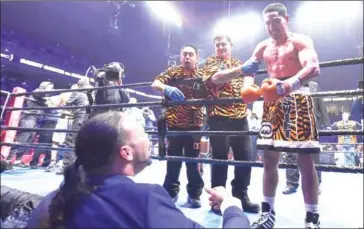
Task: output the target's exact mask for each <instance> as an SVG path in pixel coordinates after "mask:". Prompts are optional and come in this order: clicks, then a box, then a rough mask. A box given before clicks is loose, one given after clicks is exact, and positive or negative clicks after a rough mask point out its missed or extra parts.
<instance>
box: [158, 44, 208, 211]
mask: <svg viewBox="0 0 364 229" xmlns="http://www.w3.org/2000/svg"><path fill="white" fill-rule="evenodd" d="M197 58H198V52H197V48H195V47H194V46H192V45H185V46H183V47H182V49H181V65H179V66H172V67H169V68H167V69H166V70H165V71H164V72H162V73H161V74H159V75H158V76H157V77H156V78H155V80H154V82H153V84H152V88H153V89H155V90H157V91H161V92H163V93H164V95H165V97H166V98H167V99H170V100H172V101H181V100H184V99H196V98H200V97H201V93H200V91H199V90H197V89H202V88H201V85H199V86H197V83H194V84H179V85H176V84H175V82H176V80H180V79H184V78H195V77H198V78H200V77H202V75H203V71H202V70H201V69H197ZM165 121H166V123H167V128H168V130H173V131H185V130H200V129H201V127H202V125H203V113H202V106H200V105H199V106H195V105H184V106H171V107H169V108H168V109H167V111H166V115H165ZM196 137H197V138H196ZM167 139H168V142H169V144H168V149H167V153H168V155H169V156H182V152H183V149H184V153H185V156H186V157H198V155H199V153H200V149H199V144H200V137H199V136H191V135H184V136H183V135H179V136H168V137H167ZM181 166H182V162H175V161H168V162H167V175H166V177H165V180H164V184H163V187H164V188H165V189H166V190H167V191H168V193H169V194H170V196H171V197H172V199H173V201H174V202H176V201H177V198H178V193H179V186H180V182H179V174H180V171H181ZM186 167H187V178H188V185H187V192H188V196H189V197H188V200H187V205H188V206H189V207H191V208H199V207H201V203H200V195H201V194H202V188H203V186H204V182H203V180H202V178H201V174H200V172H199V170H198V165H197V163H186Z"/></svg>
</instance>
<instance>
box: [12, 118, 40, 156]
mask: <svg viewBox="0 0 364 229" xmlns="http://www.w3.org/2000/svg"><path fill="white" fill-rule="evenodd" d="M38 119H39V118H38V117H36V116H22V117H21V118H20V121H19V127H23V128H36V127H37V123H38ZM36 135H37V132H35V131H21V130H18V131H17V134H16V136H15V140H14V141H15V142H18V143H22V144H31V143H32V142H33V140H34V137H35V136H36ZM28 151H29V149H26V148H20V147H19V148H17V147H16V146H13V147H12V148H11V151H10V154H9V159H10V158H11V157H13V156H14V155H16V158H17V159H19V158H20V157H21V156H23V154H24V153H25V152H28Z"/></svg>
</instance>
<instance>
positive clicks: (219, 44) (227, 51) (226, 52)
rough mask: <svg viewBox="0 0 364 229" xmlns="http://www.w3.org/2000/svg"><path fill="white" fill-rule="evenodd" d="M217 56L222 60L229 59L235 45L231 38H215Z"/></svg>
mask: <svg viewBox="0 0 364 229" xmlns="http://www.w3.org/2000/svg"><path fill="white" fill-rule="evenodd" d="M214 46H215V55H216V56H217V57H218V58H221V59H229V58H230V56H231V49H232V47H233V43H232V42H231V38H230V37H229V36H216V37H215V38H214Z"/></svg>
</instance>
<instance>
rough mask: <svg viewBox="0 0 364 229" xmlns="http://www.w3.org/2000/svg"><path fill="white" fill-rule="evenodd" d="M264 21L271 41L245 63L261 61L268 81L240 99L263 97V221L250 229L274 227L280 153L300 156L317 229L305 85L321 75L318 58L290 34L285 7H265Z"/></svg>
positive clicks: (304, 39) (314, 144)
mask: <svg viewBox="0 0 364 229" xmlns="http://www.w3.org/2000/svg"><path fill="white" fill-rule="evenodd" d="M263 17H264V21H265V25H266V29H267V31H268V34H269V35H270V38H268V39H266V40H264V41H262V42H260V43H259V44H258V45H257V47H256V49H255V50H254V53H253V55H252V57H251V58H250V59H249V61H247V62H250V63H252V65H253V64H255V63H256V61H260V60H264V61H265V63H266V67H267V71H268V74H269V78H268V79H265V80H264V81H263V83H262V85H261V87H260V88H259V89H257V87H256V86H249V87H248V88H246V89H245V90H246V91H243V92H242V95H244V94H248V95H250V97H249V96H248V97H249V99H251V100H252V101H253V100H254V99H256V98H257V97H259V96H257V95H259V93H260V94H261V96H263V98H264V108H263V109H264V111H263V118H262V126H261V129H260V133H259V136H258V140H257V148H258V149H263V150H265V151H264V175H263V195H264V198H263V202H262V213H261V216H260V218H259V219H258V220H257V221H256V222H254V223H253V224H252V228H272V227H274V223H275V211H274V202H275V194H276V189H277V184H278V163H279V154H280V153H279V152H295V153H300V154H298V158H297V164H298V168H299V170H300V172H301V174H302V190H303V196H304V201H305V207H306V219H305V227H306V228H319V225H320V222H319V214H318V179H317V173H316V169H315V166H314V162H313V159H312V157H311V153H319V151H320V147H319V142H318V134H317V130H316V123H315V116H314V112H313V101H312V98H311V97H310V96H309V95H308V94H307V93H306V92H309V88H308V86H307V85H306V84H307V83H308V81H309V80H310V79H312V78H313V77H316V76H317V75H318V74H319V71H320V69H319V61H318V57H317V54H316V51H315V49H314V46H313V42H312V40H311V38H310V37H308V36H306V35H302V34H297V33H292V32H290V31H289V29H288V25H287V24H288V15H287V9H286V7H285V6H284V5H282V4H279V3H272V4H269V5H268V6H267V7H266V8H265V9H264V11H263ZM248 90H250V91H248ZM250 92H252V93H250ZM249 93H250V94H249ZM243 99H244V97H243Z"/></svg>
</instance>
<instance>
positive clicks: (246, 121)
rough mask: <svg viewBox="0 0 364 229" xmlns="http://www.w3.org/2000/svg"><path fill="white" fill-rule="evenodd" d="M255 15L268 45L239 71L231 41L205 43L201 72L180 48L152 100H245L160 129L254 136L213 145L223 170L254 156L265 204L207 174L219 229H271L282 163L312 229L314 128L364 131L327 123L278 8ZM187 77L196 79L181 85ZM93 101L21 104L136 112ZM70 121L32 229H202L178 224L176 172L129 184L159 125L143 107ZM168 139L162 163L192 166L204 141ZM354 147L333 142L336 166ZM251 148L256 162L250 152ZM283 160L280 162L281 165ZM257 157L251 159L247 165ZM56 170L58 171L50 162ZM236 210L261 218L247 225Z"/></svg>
mask: <svg viewBox="0 0 364 229" xmlns="http://www.w3.org/2000/svg"><path fill="white" fill-rule="evenodd" d="M263 15H264V19H265V21H266V24H267V31H268V33H269V35H270V39H267V40H265V41H262V42H260V43H259V44H258V45H257V47H256V48H255V50H254V52H253V53H252V55H251V58H249V59H248V60H247V61H245V62H242V61H241V60H238V59H237V58H234V57H233V56H232V54H231V51H232V48H233V42H232V40H231V38H230V37H229V36H225V35H220V36H216V37H215V38H214V39H213V44H214V48H215V54H214V55H212V56H210V57H209V58H207V60H206V62H205V63H204V66H202V67H201V68H198V67H197V63H198V49H197V48H196V47H195V46H194V45H191V44H186V45H184V46H183V47H182V48H181V50H180V60H181V64H180V65H178V66H170V67H168V68H166V69H165V70H164V71H162V72H161V73H160V74H159V75H158V76H156V77H155V79H154V81H153V83H152V88H153V89H154V90H156V91H159V92H161V93H162V94H163V95H164V97H165V99H167V100H171V101H183V100H185V99H200V98H203V99H218V98H229V97H240V96H242V98H243V101H244V102H235V103H232V104H214V105H209V106H207V107H205V108H203V106H202V105H178V106H170V107H168V108H167V109H166V111H165V112H164V114H163V115H161V116H160V117H158V121H161V123H164V128H165V129H166V130H169V131H196V130H201V129H205V130H212V131H221V130H223V131H225V130H226V131H242V130H243V131H249V130H259V135H258V136H255V137H251V136H248V135H244V136H227V135H226V136H221V135H216V136H210V137H209V139H210V145H211V147H210V149H211V156H212V158H213V159H220V160H226V159H228V158H229V153H230V154H231V157H232V158H233V159H234V160H236V161H249V160H258V158H261V160H262V161H263V163H264V169H263V170H264V171H263V174H264V176H263V198H262V203H261V205H259V204H257V203H255V202H253V201H251V200H250V198H249V192H248V191H249V186H250V181H251V176H252V173H251V171H252V168H251V167H246V166H236V167H235V171H234V178H233V180H232V181H231V186H232V190H231V194H230V193H228V192H227V191H226V189H225V187H226V182H227V178H228V176H227V174H228V173H227V172H228V166H227V165H219V164H212V165H211V181H210V182H211V185H210V186H211V188H212V189H210V188H205V189H206V191H207V192H208V193H209V194H210V198H209V204H210V207H211V211H212V212H213V213H215V214H218V215H222V216H223V217H224V221H223V227H249V226H250V227H252V228H272V227H274V225H275V221H276V212H275V210H276V209H275V202H276V198H275V196H276V189H277V185H278V165H279V161H280V160H289V162H292V161H294V162H295V163H297V165H298V169H297V170H295V171H291V172H292V173H291V172H290V173H289V174H287V187H286V189H285V190H283V192H284V193H285V194H290V193H293V192H295V190H296V189H297V186H298V178H297V176H302V179H301V181H302V189H303V194H304V195H303V198H304V203H305V212H306V215H305V221H304V223H305V227H306V228H319V227H320V220H319V208H318V195H319V193H320V188H319V184H320V182H322V181H321V175H320V173H319V172H317V171H316V169H315V166H314V165H315V164H318V163H320V159H321V158H320V155H319V152H320V151H321V150H323V148H322V146H321V145H320V143H319V136H318V132H317V130H318V129H339V130H356V129H361V128H362V126H361V124H360V123H359V122H356V121H354V120H350V119H349V117H350V114H349V113H343V114H342V120H340V121H337V122H335V123H333V124H331V123H330V120H328V115H327V110H326V111H325V107H322V101H320V100H316V99H313V98H312V97H311V96H310V95H309V93H311V92H316V91H318V90H319V88H318V84H317V83H316V82H314V79H315V77H316V76H318V75H319V73H320V68H319V63H318V57H317V54H316V51H315V49H314V47H313V45H312V43H313V42H312V40H311V39H310V38H309V37H307V36H304V35H301V34H294V33H291V32H289V29H288V25H287V23H288V20H287V18H288V16H287V10H286V8H285V6H284V5H282V4H277V3H275V4H270V5H268V6H267V7H266V8H265V9H264V11H263ZM283 46H284V47H287V46H289V47H291V46H292V47H294V49H282V50H284V51H282V52H284V53H283V54H282V53H281V54H277V53H280V52H278V48H277V47H283ZM277 55H278V56H277ZM279 55H283V56H285V58H283V57H282V58H281V57H280V56H279ZM297 56H298V57H299V58H297ZM280 58H281V59H280ZM260 61H264V62H265V63H266V67H267V71H268V73H269V75H270V78H267V79H265V80H264V81H263V82H262V85H261V86H258V85H255V84H254V77H255V75H256V73H257V72H258V70H259V64H260ZM287 61H288V62H287ZM124 71H125V66H123V65H122V64H120V63H114V62H113V63H110V64H109V65H107V67H105V68H104V69H102V70H100V71H97V72H96V73H95V79H96V84H95V86H96V87H99V86H114V85H122V81H123V75H124V74H123V73H124ZM288 76H292V77H288ZM186 78H189V79H190V78H192V79H195V80H200V81H196V82H194V83H192V84H179V83H178V81H179V80H183V79H186ZM53 87H54V85H53V84H52V83H51V82H42V83H41V84H40V86H39V88H38V89H36V90H52V89H53ZM74 87H75V88H90V89H92V86H91V85H90V82H89V81H88V78H83V79H81V80H80V81H79V82H78V83H77V85H74ZM91 91H92V90H90V91H88V92H72V93H71V94H69V95H62V94H61V95H58V96H57V97H56V98H54V99H53V98H51V97H47V96H44V95H43V96H41V97H34V98H31V99H28V100H27V101H26V103H27V104H26V105H27V106H28V107H29V106H38V107H39V106H40V107H45V106H62V105H69V106H72V105H75V106H78V105H89V104H96V105H101V104H116V103H119V104H120V103H136V102H137V101H136V100H135V99H133V98H130V95H129V94H128V93H127V91H125V90H124V89H108V90H98V91H96V92H91ZM260 97H262V98H263V99H264V102H263V103H262V104H261V108H262V110H261V111H260V112H258V111H251V110H249V109H248V104H254V103H256V102H259V101H258V100H259V98H260ZM34 101H35V102H34ZM55 101H58V102H55ZM46 116H47V114H45V113H44V112H43V113H29V114H28V113H22V116H21V119H20V125H19V126H20V127H22V126H25V127H28V126H30V125H31V126H34V123H36V122H37V120H36V119H37V118H39V117H42V118H44V117H46ZM71 117H72V119H73V121H72V122H73V123H72V125H70V128H71V129H72V130H77V131H78V133H77V135H76V134H74V133H67V134H66V136H65V137H64V138H65V140H64V143H63V145H64V146H65V147H74V148H75V152H64V153H63V155H61V157H62V161H63V168H62V170H61V174H64V178H65V179H64V182H63V183H62V185H61V186H60V188H59V189H57V190H55V191H54V192H51V193H50V194H48V195H47V196H46V197H45V198H44V199H43V200H42V201H41V203H40V204H39V205H38V207H37V208H36V209H35V211H34V212H33V213H32V216H31V217H30V221H29V224H28V227H30V228H31V227H51V228H61V227H62V228H64V227H67V228H81V227H82V228H83V227H126V228H136V227H137V228H149V227H172V226H173V227H181V228H185V227H186V228H188V227H202V226H201V225H200V224H198V223H196V222H194V221H192V220H190V219H188V218H186V217H185V216H184V215H183V213H182V212H181V211H179V210H178V209H177V208H176V206H175V205H174V203H176V201H177V200H178V197H179V192H180V181H179V175H180V171H181V167H182V162H177V161H167V168H166V170H167V171H166V176H165V177H164V182H163V188H162V187H160V186H158V185H154V184H140V183H135V182H134V181H133V176H135V175H136V174H138V173H139V172H141V171H142V170H143V169H144V168H145V167H146V166H148V165H150V163H151V159H150V150H149V140H148V137H147V136H146V134H145V129H150V128H152V123H153V122H155V121H156V118H155V115H154V114H152V113H151V112H150V109H148V108H145V109H144V110H140V109H138V108H131V109H129V110H124V109H121V108H102V109H93V110H89V109H86V110H84V109H76V110H72V111H71ZM258 120H259V121H258ZM58 121H59V120H58V119H57V122H58ZM43 123H44V122H43ZM56 125H57V124H56ZM143 127H144V131H143ZM161 128H162V127H161ZM29 135H30V133H29V131H28V133H27V136H29ZM24 136H25V134H24V132H21V133H20V132H19V133H18V134H17V136H16V139H15V141H16V142H21V143H28V142H29V141H30V140H28V139H30V138H29V137H27V138H25V137H24ZM53 137H54V136H53ZM53 137H52V141H53V143H54V140H53ZM24 139H27V140H26V141H25V140H24ZM167 139H168V147H167V155H169V156H182V155H184V156H186V157H190V158H196V157H199V156H200V146H201V137H200V136H192V135H186V134H181V135H178V136H168V137H167ZM357 142H358V140H357V139H356V137H355V136H341V137H339V138H338V143H339V145H343V147H342V149H341V150H344V151H346V152H345V153H344V154H341V155H344V156H343V157H339V158H337V159H336V158H335V157H334V158H335V159H334V162H333V163H335V164H336V163H337V162H336V161H339V165H343V166H354V165H355V164H356V161H355V157H353V156H355V155H356V154H353V152H352V149H351V147H352V145H355V143H357ZM58 143H59V142H58ZM252 143H253V144H252ZM14 150H17V149H16V148H15V147H13V149H12V153H11V155H15V157H17V155H19V151H17V152H14ZM259 150H261V151H262V154H260V153H258V151H259ZM281 152H284V153H283V157H282V155H281V154H280V153H281ZM58 154H59V153H58ZM254 154H255V155H256V156H255V159H254V158H253V159H252V157H253V156H254ZM258 155H259V156H258ZM287 155H290V157H287ZM356 156H357V155H356ZM53 158H54V157H53ZM55 158H58V157H55ZM359 162H360V159H359ZM361 163H362V159H361ZM55 164H57V162H56V161H55V162H52V163H50V165H55ZM199 166H200V165H198V163H195V162H189V163H186V171H187V179H188V184H187V186H186V189H187V193H188V198H187V200H186V206H187V207H189V208H200V207H201V199H200V197H201V195H202V192H203V189H204V187H205V186H206V184H205V182H204V180H203V179H202V175H201V169H200V167H199ZM120 193H122V195H120ZM125 206H128V207H125ZM129 208H130V209H129ZM110 209H112V211H111V210H110ZM242 211H245V212H249V213H259V212H261V214H260V215H259V217H258V219H257V220H256V221H254V222H253V223H252V224H251V225H249V221H248V220H247V218H246V216H245V215H244V214H243V213H242ZM130 212H133V214H130Z"/></svg>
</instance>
